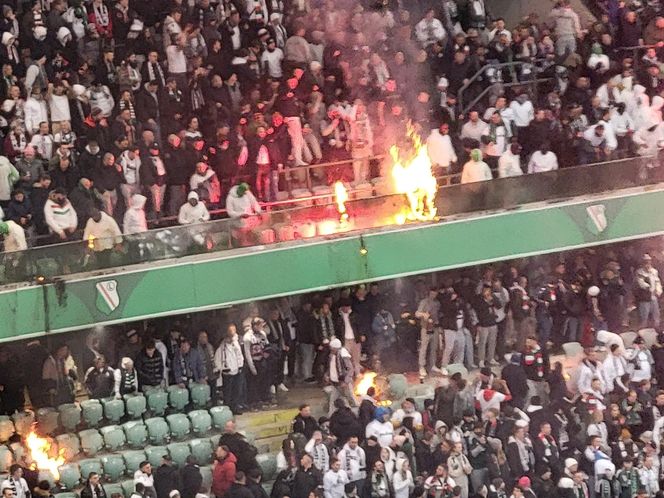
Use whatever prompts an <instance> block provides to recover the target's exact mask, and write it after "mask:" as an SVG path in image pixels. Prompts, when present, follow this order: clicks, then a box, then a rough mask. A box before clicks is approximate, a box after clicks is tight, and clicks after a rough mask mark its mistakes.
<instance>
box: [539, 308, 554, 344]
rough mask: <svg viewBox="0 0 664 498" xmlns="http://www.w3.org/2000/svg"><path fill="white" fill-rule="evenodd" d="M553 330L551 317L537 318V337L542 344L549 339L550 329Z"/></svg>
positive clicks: (541, 316) (540, 316)
mask: <svg viewBox="0 0 664 498" xmlns="http://www.w3.org/2000/svg"><path fill="white" fill-rule="evenodd" d="M552 328H553V318H551V315H538V316H537V335H538V336H539V340H540V342H541V343H542V344H546V343H547V342H549V340H550V339H551V329H552Z"/></svg>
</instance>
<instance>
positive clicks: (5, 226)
mask: <svg viewBox="0 0 664 498" xmlns="http://www.w3.org/2000/svg"><path fill="white" fill-rule="evenodd" d="M0 236H2V237H1V238H0V240H2V242H3V244H4V250H5V252H11V251H25V250H26V249H27V248H28V244H27V243H26V241H25V231H24V230H23V228H21V226H20V225H19V224H18V223H14V222H13V221H11V220H7V221H1V222H0Z"/></svg>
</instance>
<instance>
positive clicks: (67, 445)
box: [55, 434, 81, 462]
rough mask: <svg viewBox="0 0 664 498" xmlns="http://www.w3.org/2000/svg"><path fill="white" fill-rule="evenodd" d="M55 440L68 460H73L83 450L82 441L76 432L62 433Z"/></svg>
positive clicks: (59, 449)
mask: <svg viewBox="0 0 664 498" xmlns="http://www.w3.org/2000/svg"><path fill="white" fill-rule="evenodd" d="M55 440H56V442H57V443H58V451H59V452H61V453H62V456H64V458H65V461H67V462H70V461H72V460H73V459H74V458H76V457H77V456H78V454H79V453H80V452H81V442H80V441H79V440H78V436H77V435H76V434H60V435H59V436H56V438H55Z"/></svg>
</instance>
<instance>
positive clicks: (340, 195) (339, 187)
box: [334, 181, 348, 225]
mask: <svg viewBox="0 0 664 498" xmlns="http://www.w3.org/2000/svg"><path fill="white" fill-rule="evenodd" d="M347 201H348V190H347V189H346V187H345V186H344V184H343V182H341V181H337V182H336V183H335V184H334V202H335V203H336V205H337V212H338V213H339V223H340V224H342V225H343V224H344V223H347V222H348V211H346V202H347Z"/></svg>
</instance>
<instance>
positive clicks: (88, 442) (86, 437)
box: [78, 429, 104, 479]
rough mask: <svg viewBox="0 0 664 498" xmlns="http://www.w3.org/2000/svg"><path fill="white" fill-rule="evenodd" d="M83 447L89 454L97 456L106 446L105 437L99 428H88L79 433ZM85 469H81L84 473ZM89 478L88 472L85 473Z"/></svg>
mask: <svg viewBox="0 0 664 498" xmlns="http://www.w3.org/2000/svg"><path fill="white" fill-rule="evenodd" d="M78 437H79V439H80V440H81V449H82V450H83V453H85V454H86V455H87V456H95V455H96V454H97V453H99V452H100V451H101V450H102V449H103V448H104V438H103V437H102V435H101V434H100V433H99V431H98V430H97V429H86V430H84V431H81V432H79V433H78ZM82 472H83V471H81V473H82ZM83 476H84V477H85V478H86V479H87V474H83Z"/></svg>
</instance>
